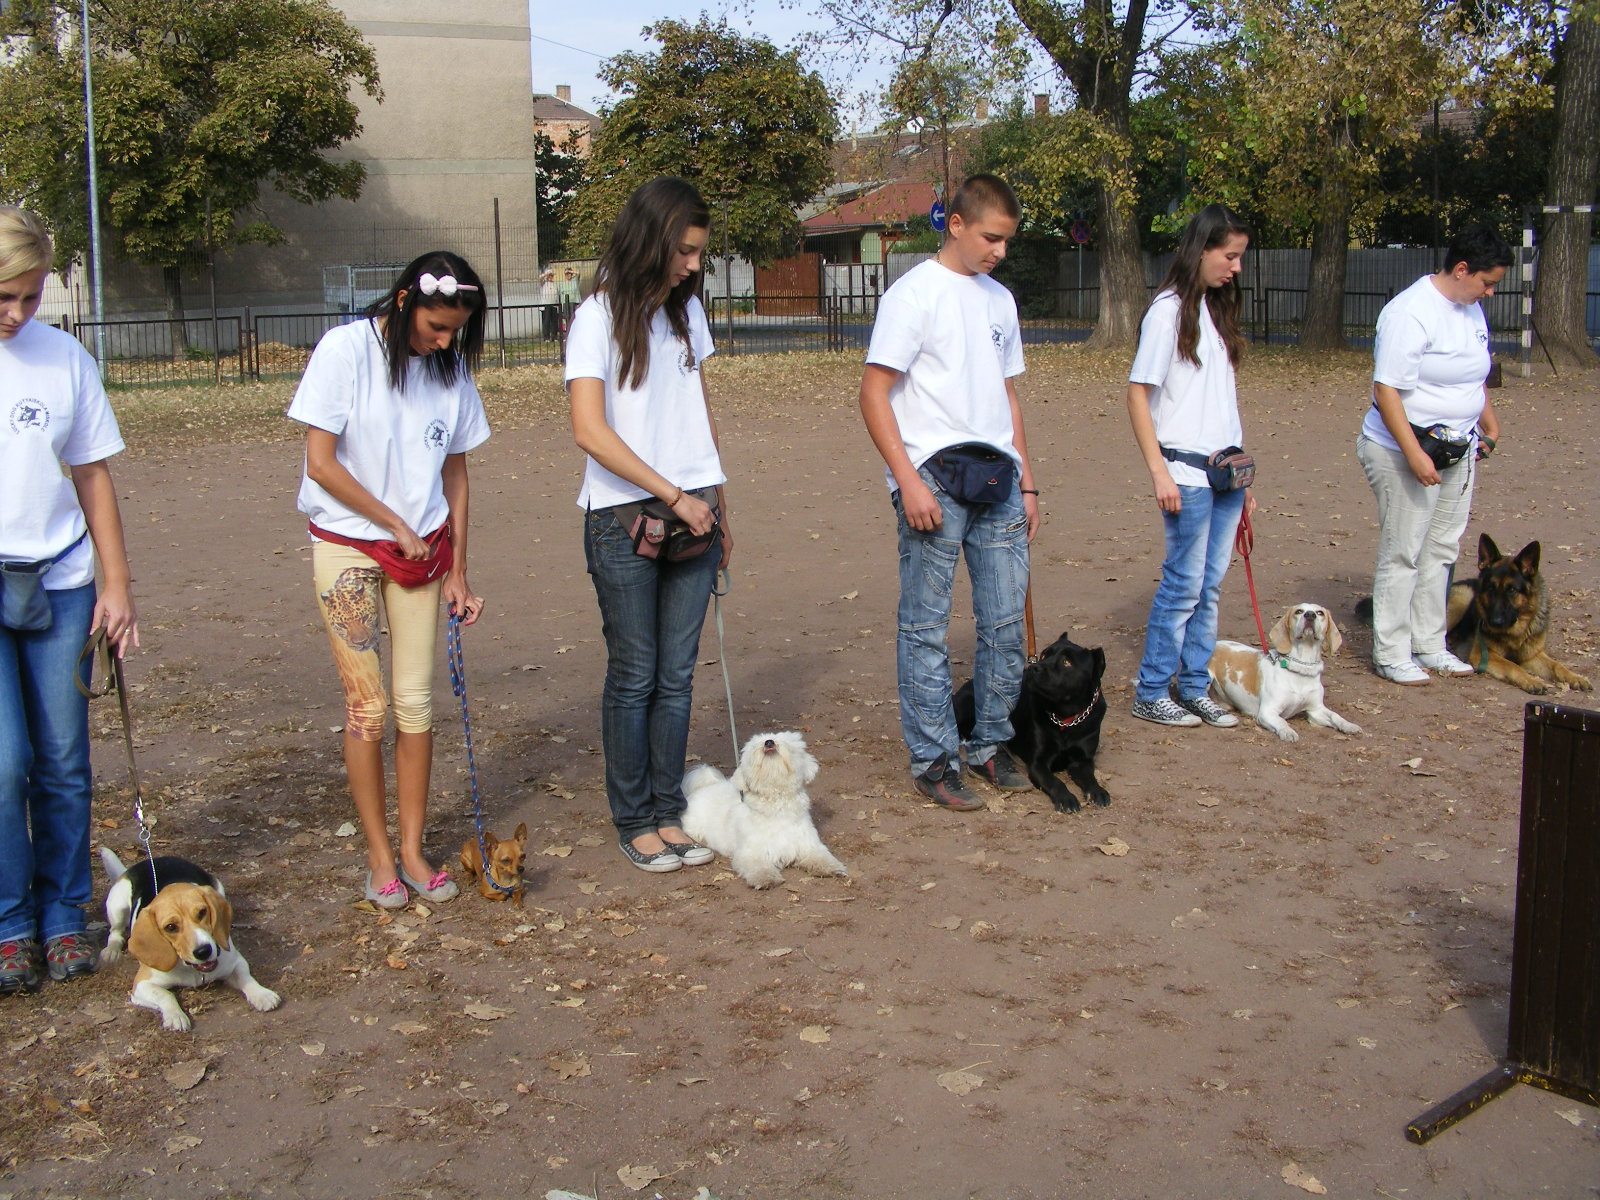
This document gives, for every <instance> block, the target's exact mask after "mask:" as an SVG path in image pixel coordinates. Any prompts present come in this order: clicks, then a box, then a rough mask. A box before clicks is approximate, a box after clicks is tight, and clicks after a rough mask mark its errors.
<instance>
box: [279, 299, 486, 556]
mask: <svg viewBox="0 0 1600 1200" xmlns="http://www.w3.org/2000/svg"><path fill="white" fill-rule="evenodd" d="M406 371H407V375H406V387H405V391H404V392H397V391H395V390H394V389H393V388H392V387H390V385H389V363H388V360H387V359H386V358H385V356H384V348H383V340H382V339H381V338H380V337H379V336H378V329H377V326H376V325H375V324H374V323H373V322H372V321H370V320H365V319H363V320H360V321H357V322H355V323H354V324H350V325H340V326H338V327H337V328H335V329H330V330H329V331H328V332H327V333H325V334H324V335H323V337H322V340H321V341H320V342H318V343H317V348H316V349H315V350H314V351H312V353H311V361H310V362H309V363H307V364H306V373H305V375H304V376H303V377H302V378H301V380H300V386H299V387H298V388H297V389H295V393H294V401H293V402H292V403H291V404H290V405H289V416H290V417H291V418H292V419H293V420H296V421H299V422H301V423H302V424H305V425H311V426H314V427H315V428H317V429H325V430H327V431H328V432H329V433H332V434H335V435H337V437H338V439H339V441H338V445H337V446H336V447H335V450H334V455H335V457H337V458H338V460H339V461H340V462H341V463H343V464H344V466H345V468H346V469H347V470H348V471H349V472H350V474H352V475H354V476H355V478H356V482H358V483H359V484H361V486H362V487H364V488H366V489H367V491H369V492H371V493H372V494H373V495H374V496H375V497H377V498H378V499H379V500H381V501H382V502H383V503H384V504H386V505H388V506H389V508H391V509H392V510H393V511H394V512H395V514H396V515H397V516H399V517H400V518H401V520H403V521H405V523H406V524H407V525H409V526H410V527H411V531H412V532H413V533H415V534H416V535H417V536H418V537H426V536H427V535H428V534H430V533H432V532H433V531H434V530H435V529H438V528H439V526H441V525H443V524H444V523H445V522H446V521H447V520H449V518H450V505H449V503H448V502H447V501H446V500H445V495H444V478H443V471H444V460H445V456H446V455H449V454H463V453H465V452H466V451H468V450H471V449H473V448H475V447H477V446H481V445H482V444H483V443H484V442H486V441H487V440H488V438H489V421H488V418H487V417H486V416H485V415H484V412H483V400H482V398H481V397H479V395H478V388H477V385H475V384H474V383H473V382H472V380H471V378H470V377H469V376H468V375H467V374H466V371H465V370H464V369H463V370H462V372H461V373H460V374H459V375H457V376H456V381H455V383H454V384H453V385H451V386H449V387H445V386H444V385H442V384H440V383H438V382H437V381H436V380H434V379H433V378H432V377H431V376H429V375H428V373H427V372H426V370H425V369H424V368H423V364H422V359H421V358H419V357H413V358H412V359H411V361H410V362H409V363H408V364H407V367H406ZM298 507H299V509H300V511H301V512H303V513H305V514H306V516H308V517H310V518H311V520H312V522H313V523H315V524H316V525H318V526H320V527H321V528H323V529H326V530H327V531H328V532H329V533H338V534H342V535H343V536H345V537H350V538H360V539H362V540H364V541H376V542H384V541H391V540H393V538H394V533H393V532H392V531H391V530H388V529H385V528H383V527H382V526H381V525H375V524H373V523H372V522H371V521H369V520H367V518H366V517H363V516H361V515H360V514H359V513H356V512H352V511H351V510H350V509H348V508H346V507H345V506H344V505H343V504H341V503H339V501H337V500H335V499H334V498H333V497H332V496H331V495H329V494H328V493H327V491H325V490H324V489H323V488H322V487H321V485H319V484H317V483H315V482H313V481H312V479H311V477H310V476H309V475H308V476H306V477H305V478H304V479H302V480H301V483H300V498H299V503H298Z"/></svg>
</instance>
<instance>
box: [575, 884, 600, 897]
mask: <svg viewBox="0 0 1600 1200" xmlns="http://www.w3.org/2000/svg"><path fill="white" fill-rule="evenodd" d="M578 890H579V891H580V892H582V893H583V894H584V895H585V896H592V895H594V894H595V893H596V892H597V891H599V890H600V885H599V884H598V883H594V882H593V881H590V882H588V883H580V884H579V885H578Z"/></svg>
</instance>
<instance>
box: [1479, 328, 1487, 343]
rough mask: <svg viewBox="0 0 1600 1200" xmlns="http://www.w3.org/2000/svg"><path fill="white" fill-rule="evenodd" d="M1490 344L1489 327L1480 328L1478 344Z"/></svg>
mask: <svg viewBox="0 0 1600 1200" xmlns="http://www.w3.org/2000/svg"><path fill="white" fill-rule="evenodd" d="M1488 344H1489V331H1488V330H1487V329H1480V330H1478V345H1480V346H1487V345H1488Z"/></svg>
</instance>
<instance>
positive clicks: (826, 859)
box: [683, 733, 849, 888]
mask: <svg viewBox="0 0 1600 1200" xmlns="http://www.w3.org/2000/svg"><path fill="white" fill-rule="evenodd" d="M816 777H817V760H816V759H814V758H812V757H811V754H810V752H809V751H807V750H806V743H805V739H804V738H802V737H801V736H800V735H799V734H798V733H758V734H756V736H755V737H753V738H751V739H750V740H749V741H748V742H746V743H745V745H744V753H743V754H742V755H740V757H739V769H738V770H736V771H735V772H734V773H733V777H732V778H731V779H730V778H726V777H724V776H723V774H722V772H721V771H719V770H717V769H716V768H715V767H712V766H707V765H706V764H704V763H702V764H700V765H699V766H697V767H695V768H693V769H692V770H691V771H690V772H689V773H688V774H687V775H685V776H684V777H683V794H684V795H685V796H686V797H687V798H688V800H689V807H688V810H687V811H686V812H685V813H684V814H683V831H684V832H685V833H687V834H688V835H689V836H690V837H692V838H694V840H695V841H697V842H700V843H701V844H703V845H706V846H710V847H711V848H712V849H713V850H715V851H716V852H717V853H718V854H721V855H725V856H726V857H727V859H728V861H729V863H730V864H731V865H732V866H733V869H734V871H735V873H737V874H738V876H739V878H741V879H743V880H744V881H745V882H746V883H748V884H749V885H750V886H751V887H753V888H765V887H771V886H772V885H773V884H775V883H782V882H783V868H784V867H787V866H797V867H801V868H803V869H805V870H807V871H810V872H811V873H812V874H813V875H847V874H849V872H848V871H846V870H845V867H844V864H843V863H842V862H840V861H839V860H838V859H837V858H835V857H834V856H833V855H832V854H831V853H829V851H828V848H827V847H826V846H824V845H823V844H822V839H821V838H820V837H818V836H817V827H816V826H815V825H813V824H812V823H811V797H810V796H808V795H806V784H808V783H810V782H811V781H812V780H813V779H815V778H816Z"/></svg>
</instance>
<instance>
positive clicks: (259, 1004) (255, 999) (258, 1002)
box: [245, 988, 283, 1012]
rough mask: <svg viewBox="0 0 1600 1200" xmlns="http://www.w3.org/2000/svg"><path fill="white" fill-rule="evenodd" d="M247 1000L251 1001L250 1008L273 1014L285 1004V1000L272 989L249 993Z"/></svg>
mask: <svg viewBox="0 0 1600 1200" xmlns="http://www.w3.org/2000/svg"><path fill="white" fill-rule="evenodd" d="M245 999H246V1000H248V1001H250V1007H251V1008H253V1009H255V1010H256V1011H257V1012H271V1011H272V1010H273V1009H275V1008H277V1007H278V1005H280V1004H282V1003H283V998H282V997H281V996H279V995H278V993H277V992H275V991H273V990H272V989H271V988H257V989H256V990H255V991H253V992H250V993H248V994H247V995H246V996H245Z"/></svg>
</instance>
